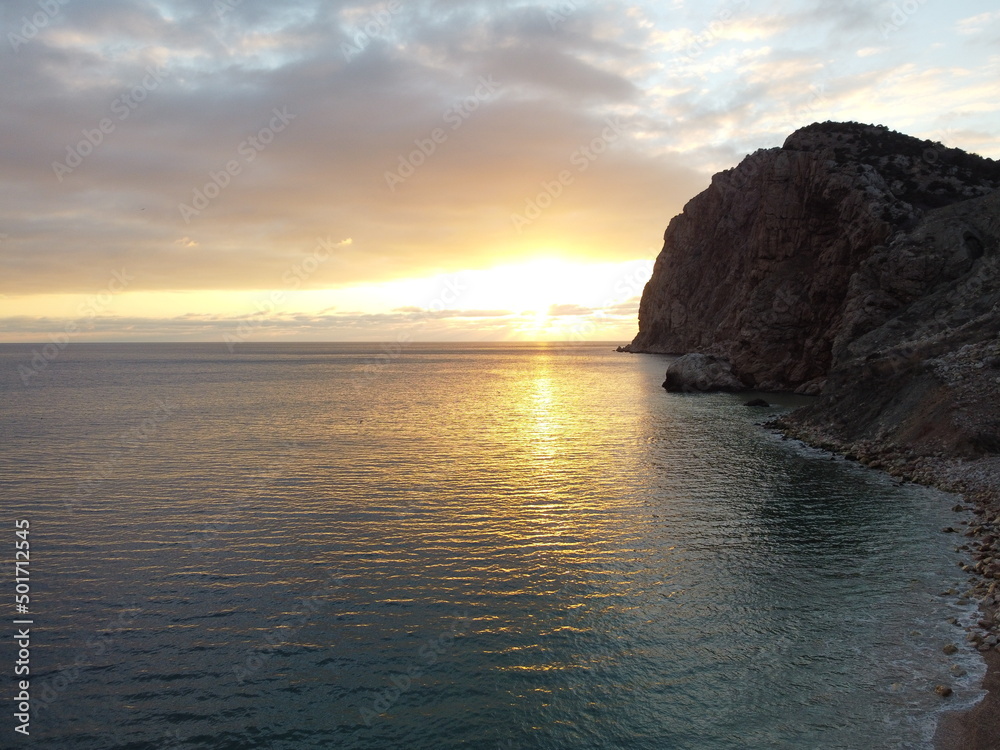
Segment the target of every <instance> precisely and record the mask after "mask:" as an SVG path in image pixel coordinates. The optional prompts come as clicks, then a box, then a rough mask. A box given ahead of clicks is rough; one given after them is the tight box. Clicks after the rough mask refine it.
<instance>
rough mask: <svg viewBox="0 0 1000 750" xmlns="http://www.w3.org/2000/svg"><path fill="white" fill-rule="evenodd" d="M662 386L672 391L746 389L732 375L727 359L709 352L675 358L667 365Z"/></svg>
mask: <svg viewBox="0 0 1000 750" xmlns="http://www.w3.org/2000/svg"><path fill="white" fill-rule="evenodd" d="M663 387H664V388H666V389H667V390H668V391H670V392H672V393H676V392H682V393H690V392H693V391H700V392H704V391H742V390H746V386H744V385H743V383H741V382H740V380H739V378H737V377H736V376H735V375H733V368H732V365H731V364H729V361H728V360H726V359H723V358H722V357H715V356H712V355H710V354H685V355H684V356H682V357H678V358H677V359H675V360H674V361H673V362H671V363H670V364H669V365H667V375H666V379H665V380H664V381H663Z"/></svg>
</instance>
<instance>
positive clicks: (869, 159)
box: [628, 123, 1000, 394]
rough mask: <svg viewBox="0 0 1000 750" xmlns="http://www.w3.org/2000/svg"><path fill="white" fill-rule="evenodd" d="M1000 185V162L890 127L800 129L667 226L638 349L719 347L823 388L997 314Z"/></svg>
mask: <svg viewBox="0 0 1000 750" xmlns="http://www.w3.org/2000/svg"><path fill="white" fill-rule="evenodd" d="M998 187H1000V163H997V162H994V161H991V160H989V159H984V158H982V157H979V156H976V155H973V154H968V153H965V152H963V151H960V150H958V149H949V148H945V147H944V146H942V145H941V144H938V143H933V142H930V141H921V140H918V139H916V138H911V137H909V136H905V135H902V134H899V133H895V132H892V131H890V130H888V129H887V128H884V127H881V126H877V127H876V126H871V125H861V124H857V123H823V124H815V125H811V126H809V127H806V128H803V129H801V130H799V131H796V132H795V133H793V134H792V135H791V136H789V137H788V139H787V140H786V141H785V143H784V145H783V146H782V147H781V148H773V149H767V150H761V151H758V152H756V153H755V154H752V155H750V156H748V157H747V158H746V159H744V160H743V162H742V163H741V164H740V165H739V166H738V167H736V168H735V169H730V170H727V171H725V172H721V173H720V174H717V175H715V176H714V177H713V178H712V183H711V185H710V186H709V188H708V189H707V190H705V191H704V192H702V193H701V194H699V195H698V196H696V197H695V198H693V199H692V200H691V201H690V202H689V203H688V204H687V205H686V206H685V207H684V211H683V213H682V214H680V215H679V216H676V217H675V218H674V219H673V220H672V221H671V222H670V225H669V226H668V227H667V230H666V233H665V235H664V246H663V250H662V251H661V252H660V255H659V257H658V258H657V260H656V265H655V267H654V270H653V275H652V278H651V279H650V281H649V283H648V284H647V285H646V288H645V290H644V292H643V296H642V302H641V304H640V308H639V334H638V335H637V336H636V337H635V340H634V341H633V342H632V343H631V344H630V345H629V347H628V348H629V350H630V351H634V352H643V351H645V352H662V353H676V354H683V353H690V352H703V353H707V354H714V355H720V356H723V357H726V358H728V359H729V360H730V361H731V362H732V365H733V371H734V372H735V373H736V375H737V376H738V377H739V378H740V379H741V380H742V381H743V382H744V383H746V385H747V386H749V387H754V388H758V389H762V390H794V389H799V390H800V392H805V393H813V394H815V393H819V392H820V391H821V390H822V388H823V385H824V383H825V382H826V379H827V377H828V375H829V374H830V373H831V372H832V371H838V372H840V371H842V370H844V368H845V367H846V366H847V365H848V363H850V362H854V361H855V360H858V359H859V358H860V359H864V358H866V357H868V356H871V355H874V356H875V357H876V358H877V357H878V356H879V355H878V352H882V351H885V352H886V356H893V355H892V354H890V353H889V352H888V351H887V350H889V349H891V348H893V347H895V348H898V347H899V346H901V345H902V344H903V342H905V341H909V340H910V339H911V338H914V337H917V338H919V339H920V340H921V341H922V340H924V339H926V338H927V337H930V336H935V335H938V336H939V335H943V334H944V331H945V329H951V328H954V327H955V326H956V325H958V326H964V325H967V324H969V325H971V324H972V321H973V319H974V318H977V317H978V316H981V315H983V314H987V313H989V311H990V310H992V309H993V306H994V304H995V300H994V301H993V302H991V301H990V300H991V297H990V296H989V293H990V290H989V289H988V288H987V285H988V284H990V283H993V281H995V278H994V277H993V276H991V273H992V271H990V270H989V268H992V266H991V265H990V264H992V263H993V262H994V261H992V260H991V258H993V257H994V255H995V251H996V244H997V239H996V238H997V236H998V235H997V232H996V200H995V199H992V198H990V197H988V196H990V194H991V193H993V191H995V190H996V189H997V188H998ZM991 212H992V213H991ZM990 216H992V217H993V218H992V219H991V218H989V217H990ZM987 266H989V268H987ZM977 284H978V286H977ZM949 285H950V286H949ZM945 286H948V287H949V289H951V291H950V292H946V290H945ZM993 288H994V289H995V288H996V287H995V285H994V287H993ZM970 295H972V296H975V299H974V300H973V299H972V297H971V296H970ZM931 298H933V300H932V299H931ZM994 314H995V311H994ZM928 316H930V317H928ZM994 322H995V320H994ZM980 327H981V328H983V329H984V330H986V329H988V328H989V327H990V326H989V324H987V323H982V324H981V326H980ZM993 330H994V332H995V330H996V329H995V327H994V329H993ZM970 335H971V334H970ZM948 336H950V334H948V335H947V336H945V338H948ZM948 342H951V343H947V342H942V343H940V344H939V345H938V346H937V349H935V351H938V350H942V347H944V348H947V347H948V346H950V345H952V343H955V342H952V341H951V339H950V338H948ZM914 345H915V344H914ZM928 346H929V344H928ZM921 351H923V350H921ZM942 351H943V350H942ZM897 354H898V355H900V356H902V355H901V354H900V353H898V352H897ZM905 356H907V357H910V358H913V357H916V356H917V355H915V354H913V353H912V352H909V351H908V353H907V354H906V355H905ZM897 360H899V356H897V357H896V359H894V361H897Z"/></svg>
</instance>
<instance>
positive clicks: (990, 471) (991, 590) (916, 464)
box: [765, 412, 1000, 750]
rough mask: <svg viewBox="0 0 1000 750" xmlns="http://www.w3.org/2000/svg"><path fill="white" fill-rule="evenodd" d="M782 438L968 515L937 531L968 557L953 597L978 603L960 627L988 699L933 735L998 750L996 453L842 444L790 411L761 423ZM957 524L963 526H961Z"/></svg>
mask: <svg viewBox="0 0 1000 750" xmlns="http://www.w3.org/2000/svg"><path fill="white" fill-rule="evenodd" d="M765 426H767V427H771V428H774V429H777V430H779V431H780V432H782V433H783V434H784V435H786V436H788V437H790V438H794V439H797V440H802V441H803V442H805V443H807V444H809V445H812V446H814V447H816V448H821V449H824V450H829V451H832V452H834V453H839V454H841V455H843V456H845V457H847V458H848V459H851V460H856V461H858V462H860V463H861V464H863V465H865V466H868V467H870V468H873V469H879V470H881V471H885V472H886V473H888V474H889V475H891V476H894V477H896V478H898V479H901V480H903V481H908V482H914V483H917V484H922V485H925V486H931V487H936V488H938V489H941V490H945V491H947V492H954V493H958V494H960V495H961V496H962V498H963V503H964V504H959V505H956V506H955V508H954V509H955V510H956V511H966V510H970V509H971V511H972V513H973V514H974V516H975V520H974V521H972V522H966V521H959V522H957V523H956V525H955V526H948V527H945V528H944V529H942V533H945V534H954V535H955V536H956V548H957V549H958V550H961V551H965V552H968V553H969V555H970V556H971V557H972V559H973V561H974V563H973V564H972V565H967V564H963V571H965V572H966V573H968V574H969V576H970V578H969V587H968V589H966V590H965V591H963V592H954V593H956V594H958V595H960V596H961V597H963V598H967V599H971V600H975V601H976V602H978V604H979V611H980V617H979V620H978V622H977V623H976V624H975V625H974V626H973V627H970V628H967V629H966V636H965V637H966V641H967V642H968V643H969V644H970V646H971V647H973V648H975V649H977V650H978V651H979V652H980V653H982V654H983V656H984V658H985V659H986V662H987V669H988V671H987V676H986V678H985V679H984V682H983V687H984V688H986V689H987V691H988V693H987V696H986V697H985V698H984V699H983V700H982V701H980V702H979V703H978V704H977V705H976V706H975V707H974V708H972V709H971V710H969V711H966V712H962V713H956V714H949V715H947V716H945V717H944V719H942V721H941V722H940V725H939V728H938V732H937V735H936V738H935V742H936V747H937V748H939V750H997V748H1000V456H990V457H986V458H980V459H977V460H972V461H966V460H962V459H956V458H945V457H938V456H918V455H914V454H912V453H911V452H907V451H906V450H899V449H897V448H895V447H891V446H885V445H879V444H877V443H875V442H874V441H859V442H855V443H846V442H843V441H841V440H838V439H837V438H836V437H834V436H832V435H830V434H828V433H825V432H824V431H822V430H821V429H818V428H817V427H815V426H812V425H809V424H805V423H803V421H802V420H800V419H798V418H796V416H795V413H794V412H793V413H792V414H789V415H785V416H782V417H778V418H776V419H773V420H770V421H769V422H767V423H766V425H765ZM963 527H964V528H963ZM942 649H944V650H945V653H955V651H956V649H955V647H954V644H943V645H942ZM935 689H936V690H937V691H938V694H939V695H941V696H942V698H947V697H949V696H950V695H951V690H950V687H949V686H948V685H939V686H935Z"/></svg>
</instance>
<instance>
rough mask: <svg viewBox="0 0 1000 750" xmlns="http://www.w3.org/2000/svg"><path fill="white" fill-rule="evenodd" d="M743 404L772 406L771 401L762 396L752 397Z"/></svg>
mask: <svg viewBox="0 0 1000 750" xmlns="http://www.w3.org/2000/svg"><path fill="white" fill-rule="evenodd" d="M743 405H744V406H763V407H770V406H771V405H770V404H769V403H767V401H765V400H764V399H762V398H752V399H750V400H749V401H747V402H746V403H745V404H743Z"/></svg>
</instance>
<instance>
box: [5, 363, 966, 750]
mask: <svg viewBox="0 0 1000 750" xmlns="http://www.w3.org/2000/svg"><path fill="white" fill-rule="evenodd" d="M31 352H32V347H23V346H4V347H0V379H2V380H0V388H2V394H0V444H2V453H0V482H2V486H0V489H2V493H3V516H4V526H3V528H5V529H7V532H6V533H7V536H8V539H7V540H6V541H3V542H2V543H3V544H9V545H10V548H11V549H12V547H13V541H14V523H13V521H14V519H15V518H27V519H29V520H30V523H31V537H30V538H31V542H32V547H31V550H32V559H31V566H32V567H31V581H32V583H31V586H32V603H31V616H32V617H33V618H34V621H35V625H34V626H33V628H32V636H33V637H32V656H31V660H32V661H31V668H32V675H31V677H32V700H33V706H34V709H35V713H34V716H33V721H32V724H31V737H32V740H33V742H32V746H35V747H58V748H65V749H67V750H84V749H87V750H90V749H91V748H94V749H96V748H130V749H132V750H147V749H148V750H154V749H162V750H167V749H168V748H212V749H213V750H214V749H221V748H234V749H235V748H240V749H244V748H266V749H268V750H286V749H287V750H292V749H300V748H306V749H310V748H427V749H428V750H429V749H432V748H458V747H476V748H480V749H481V750H483V749H487V748H489V749H492V748H656V749H657V750H662V749H664V748H677V749H678V750H680V749H690V750H714V749H720V750H721V749H723V748H725V749H726V750H729V749H731V748H761V749H763V748H768V749H769V750H773V749H774V748H789V749H792V748H794V749H795V750H801V749H802V748H852V749H860V748H866V749H867V748H919V747H926V746H927V738H928V736H929V732H930V731H931V729H932V727H933V722H934V711H935V710H937V709H938V707H939V706H940V705H941V704H942V701H941V700H940V699H939V698H938V697H937V696H935V695H934V694H933V687H934V685H935V684H937V683H940V682H945V683H948V684H951V685H953V686H955V687H956V689H957V695H956V698H955V699H953V701H952V702H951V703H950V704H949V705H952V706H956V705H960V704H961V703H962V702H963V701H965V702H968V701H970V700H973V699H975V698H976V697H977V695H978V694H977V693H976V691H975V690H974V688H973V687H971V685H972V684H973V683H975V682H976V681H977V679H978V678H979V677H980V676H981V672H982V666H981V663H980V661H979V660H978V658H977V657H976V656H975V655H974V654H971V653H969V652H967V651H964V650H963V652H961V653H960V654H959V655H957V656H953V657H947V656H945V655H944V654H943V653H942V652H941V647H942V645H943V644H945V643H947V642H955V643H958V644H960V645H961V644H962V643H963V639H962V632H961V630H960V629H959V628H956V627H955V626H953V625H949V624H948V623H947V622H945V620H946V618H947V617H950V616H955V617H960V618H968V617H970V616H971V610H970V609H969V608H968V607H966V608H964V609H963V608H961V607H960V606H959V604H957V603H956V597H955V596H941V595H940V594H941V593H942V592H943V591H944V590H947V589H949V588H954V589H956V590H961V589H962V586H963V583H964V581H963V578H962V576H961V573H960V571H959V570H958V568H957V566H956V563H957V561H958V560H959V558H958V555H957V553H956V552H955V545H956V539H957V538H958V537H956V536H954V535H945V534H941V533H940V529H941V527H942V526H945V525H957V524H958V522H959V517H958V516H957V515H956V514H955V513H952V512H951V511H950V510H949V508H950V506H951V505H953V504H954V502H955V499H954V498H953V497H950V496H947V495H944V494H942V493H938V492H935V491H931V490H927V489H921V488H916V487H913V486H906V487H897V486H895V485H894V484H893V482H892V481H891V480H890V479H889V478H887V477H885V476H884V475H881V474H878V473H876V472H871V471H867V470H865V469H863V468H861V467H859V466H857V465H855V464H851V463H849V462H846V461H842V460H831V458H830V456H829V455H827V454H823V453H821V452H818V451H813V450H810V449H806V448H804V447H802V446H800V445H798V444H796V443H794V442H792V441H783V440H781V439H780V438H779V437H777V436H775V435H773V434H771V433H769V432H768V431H766V430H764V429H762V428H761V427H759V426H758V424H757V423H758V422H759V421H761V420H762V418H763V417H764V416H765V415H767V414H773V413H775V412H777V411H779V410H780V409H784V408H789V407H790V406H791V405H793V404H794V403H796V402H795V401H794V400H793V399H792V398H791V397H786V398H781V397H779V398H776V399H773V400H775V401H777V402H778V405H777V406H776V407H775V408H772V409H770V410H763V411H762V410H755V409H750V408H747V407H745V406H743V401H744V400H746V399H745V398H744V397H738V396H730V395H722V394H718V395H671V394H666V393H665V392H664V391H663V390H662V389H661V388H660V382H661V380H662V377H663V370H664V365H665V360H664V359H663V358H659V357H655V356H628V355H620V354H615V353H614V352H612V351H610V346H608V345H606V344H602V345H590V344H588V345H565V346H552V345H517V346H515V345H427V344H419V345H409V346H405V347H404V348H402V349H401V350H400V349H399V348H398V347H389V348H388V351H386V349H384V348H380V347H378V346H366V345H346V344H337V345H331V344H322V345H321V344H305V345H272V346H265V345H244V346H241V347H239V348H238V349H237V351H236V352H235V353H232V354H231V353H229V352H228V351H227V350H226V348H225V347H224V346H222V345H169V344H168V345H117V346H110V345H83V344H75V345H71V346H69V347H67V348H66V349H65V350H64V351H62V352H61V353H59V355H58V357H56V359H55V360H54V361H52V362H51V363H50V364H49V365H48V366H47V367H46V368H45V369H44V370H42V371H41V372H40V374H39V375H37V376H35V377H32V378H30V380H29V384H28V385H27V386H25V385H24V384H23V383H22V381H21V378H20V376H19V374H18V366H19V365H28V366H30V364H29V363H30V359H31ZM8 585H9V586H10V587H11V588H13V584H11V583H8ZM12 593H13V592H11V594H12ZM10 611H11V612H12V611H13V610H12V609H11V610H10ZM7 627H8V628H11V629H12V628H13V626H12V625H8V626H7ZM3 640H4V645H3V648H2V654H0V657H2V658H3V670H4V672H5V673H7V674H9V670H10V665H11V664H12V663H13V660H14V658H15V657H14V654H13V651H12V648H11V646H10V639H9V638H5V639H3ZM963 648H964V647H963ZM952 668H961V669H965V670H966V671H967V674H966V676H965V677H964V678H961V679H959V678H957V677H956V676H955V674H953V672H952V671H950V669H952ZM4 690H5V691H9V690H10V683H9V682H8V683H6V684H5V688H4ZM4 697H5V698H8V697H11V696H8V695H7V694H6V693H5V695H4ZM5 703H6V704H7V707H8V709H10V705H11V703H10V702H9V701H5ZM10 713H11V712H10V710H7V711H5V712H4V715H5V716H6V717H7V718H5V719H4V720H3V721H4V724H5V725H4V726H2V727H0V732H2V735H0V736H3V738H4V739H3V740H2V741H0V745H2V746H4V747H6V746H10V747H14V746H19V747H20V746H22V745H23V746H27V744H25V743H21V742H20V740H22V739H23V738H21V737H20V736H19V735H15V734H14V733H13V731H12V726H13V720H12V718H11V717H10Z"/></svg>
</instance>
